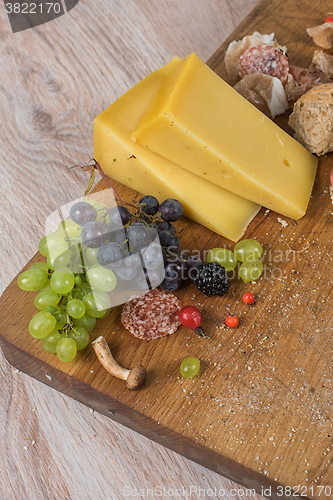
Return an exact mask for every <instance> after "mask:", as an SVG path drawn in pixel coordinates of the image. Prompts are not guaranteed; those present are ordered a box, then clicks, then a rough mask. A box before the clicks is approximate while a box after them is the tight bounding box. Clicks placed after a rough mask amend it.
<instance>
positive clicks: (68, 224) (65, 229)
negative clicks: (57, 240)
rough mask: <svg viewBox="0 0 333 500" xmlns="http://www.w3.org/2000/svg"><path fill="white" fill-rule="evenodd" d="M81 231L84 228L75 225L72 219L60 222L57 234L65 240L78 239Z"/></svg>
mask: <svg viewBox="0 0 333 500" xmlns="http://www.w3.org/2000/svg"><path fill="white" fill-rule="evenodd" d="M81 229H82V227H81V226H78V225H77V224H75V222H73V221H72V219H66V220H63V221H61V222H60V224H59V226H58V228H57V232H58V233H59V234H61V235H62V237H63V238H77V237H78V236H80V234H81Z"/></svg>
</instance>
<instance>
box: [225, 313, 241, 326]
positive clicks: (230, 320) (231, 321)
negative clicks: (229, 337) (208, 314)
mask: <svg viewBox="0 0 333 500" xmlns="http://www.w3.org/2000/svg"><path fill="white" fill-rule="evenodd" d="M238 323H239V320H238V318H237V316H234V315H233V314H229V316H227V317H226V318H225V324H226V325H227V326H228V327H229V328H236V326H238Z"/></svg>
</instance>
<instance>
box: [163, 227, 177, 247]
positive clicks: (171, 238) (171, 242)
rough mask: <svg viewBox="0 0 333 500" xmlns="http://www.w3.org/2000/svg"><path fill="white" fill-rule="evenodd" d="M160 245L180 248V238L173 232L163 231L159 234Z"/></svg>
mask: <svg viewBox="0 0 333 500" xmlns="http://www.w3.org/2000/svg"><path fill="white" fill-rule="evenodd" d="M159 237H160V243H161V245H162V247H166V248H169V247H174V248H179V238H178V236H177V235H176V234H175V233H173V232H172V231H161V232H160V234H159Z"/></svg>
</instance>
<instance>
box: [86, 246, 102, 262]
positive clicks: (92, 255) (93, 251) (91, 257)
mask: <svg viewBox="0 0 333 500" xmlns="http://www.w3.org/2000/svg"><path fill="white" fill-rule="evenodd" d="M98 250H99V249H98V248H87V250H86V251H85V257H86V258H87V259H88V261H89V263H90V264H98V261H97V252H98Z"/></svg>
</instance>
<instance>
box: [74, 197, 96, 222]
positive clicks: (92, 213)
mask: <svg viewBox="0 0 333 500" xmlns="http://www.w3.org/2000/svg"><path fill="white" fill-rule="evenodd" d="M69 216H70V218H71V219H72V221H73V222H75V224H78V225H79V226H84V225H85V224H86V223H87V222H92V221H94V220H96V217H97V212H96V208H95V207H93V206H92V205H90V203H87V202H86V201H79V202H78V203H75V205H73V206H72V207H71V209H70V211H69Z"/></svg>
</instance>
